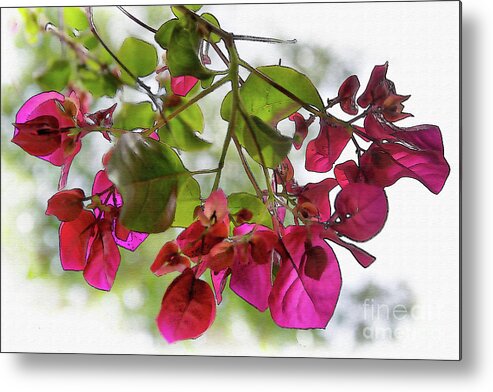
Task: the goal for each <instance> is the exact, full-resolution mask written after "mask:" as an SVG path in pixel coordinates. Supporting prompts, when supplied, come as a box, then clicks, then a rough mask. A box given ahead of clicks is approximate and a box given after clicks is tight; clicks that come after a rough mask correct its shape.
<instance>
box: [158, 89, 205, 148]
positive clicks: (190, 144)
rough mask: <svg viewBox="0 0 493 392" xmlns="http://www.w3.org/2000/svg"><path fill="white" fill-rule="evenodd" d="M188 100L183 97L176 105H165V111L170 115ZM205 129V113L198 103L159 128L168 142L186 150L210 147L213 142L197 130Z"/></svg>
mask: <svg viewBox="0 0 493 392" xmlns="http://www.w3.org/2000/svg"><path fill="white" fill-rule="evenodd" d="M186 102H187V100H186V99H185V98H181V99H180V102H179V103H178V104H177V105H176V106H172V107H170V106H165V108H164V110H163V113H164V115H165V116H169V115H170V114H171V113H173V112H174V110H175V109H176V108H177V107H179V106H181V105H183V104H185V103H186ZM203 130H204V115H203V114H202V110H200V107H199V105H198V104H196V103H195V104H193V105H191V106H190V107H188V108H187V109H185V110H184V111H183V112H181V113H180V114H178V115H177V116H176V117H174V118H172V119H171V120H170V121H169V122H168V123H167V124H166V125H164V126H163V127H162V128H160V129H159V130H158V133H159V137H160V138H161V140H163V141H164V142H165V143H166V144H168V145H170V146H172V147H176V148H179V149H180V150H184V151H197V150H203V149H204V148H208V147H209V146H210V145H211V143H209V142H207V141H205V140H203V139H201V138H200V137H198V136H197V134H196V132H199V133H202V131H203Z"/></svg>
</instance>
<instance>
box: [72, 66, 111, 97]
mask: <svg viewBox="0 0 493 392" xmlns="http://www.w3.org/2000/svg"><path fill="white" fill-rule="evenodd" d="M78 75H79V78H80V81H81V82H82V84H83V85H84V88H85V89H86V90H88V91H89V92H90V93H91V94H92V95H93V96H94V97H102V96H108V97H113V96H114V95H115V94H116V91H117V90H118V88H119V87H120V82H119V80H118V79H116V78H115V77H114V76H113V75H112V74H110V73H103V74H101V73H98V72H96V71H94V70H90V69H86V68H80V69H79V70H78Z"/></svg>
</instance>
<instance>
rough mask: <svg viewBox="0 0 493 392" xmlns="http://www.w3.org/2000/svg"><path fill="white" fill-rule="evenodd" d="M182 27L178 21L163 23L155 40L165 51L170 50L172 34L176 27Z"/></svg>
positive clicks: (171, 20)
mask: <svg viewBox="0 0 493 392" xmlns="http://www.w3.org/2000/svg"><path fill="white" fill-rule="evenodd" d="M178 25H180V21H179V20H178V19H170V20H168V21H166V22H165V23H163V24H162V25H161V27H160V28H159V29H158V31H157V32H156V34H155V35H154V39H155V40H156V42H157V43H158V44H159V46H161V48H163V49H165V50H166V49H168V46H169V43H170V41H171V33H172V32H173V30H174V28H175V27H176V26H178Z"/></svg>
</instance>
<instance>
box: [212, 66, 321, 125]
mask: <svg viewBox="0 0 493 392" xmlns="http://www.w3.org/2000/svg"><path fill="white" fill-rule="evenodd" d="M257 70H258V71H259V72H261V73H263V74H264V75H266V76H268V77H269V78H270V79H271V80H273V81H274V82H276V83H277V84H279V85H281V86H282V87H284V88H285V89H286V90H288V91H289V92H290V93H292V94H294V95H295V96H297V97H298V98H299V99H301V100H302V101H304V102H305V103H307V104H311V105H313V106H315V107H316V108H318V109H320V110H322V109H323V107H324V104H323V102H322V99H321V98H320V95H319V94H318V91H317V89H316V88H315V86H314V85H313V83H312V82H311V81H310V79H308V77H307V76H306V75H303V74H302V73H300V72H298V71H296V70H294V69H292V68H289V67H284V66H280V65H271V66H265V67H259V68H257ZM240 95H241V97H242V101H243V103H244V105H245V108H246V110H247V111H248V113H250V114H252V115H255V116H257V117H259V118H261V119H262V120H264V121H265V122H267V123H268V124H270V125H276V124H277V123H278V122H279V121H281V120H283V119H285V118H287V117H289V116H290V115H291V114H293V113H294V112H296V111H297V110H299V109H300V108H301V105H300V104H299V103H297V102H295V101H293V100H292V99H291V98H289V97H287V96H286V95H284V94H283V93H282V92H280V91H279V90H277V89H276V88H275V87H273V86H272V85H270V84H269V83H268V82H266V81H265V80H263V79H261V78H260V77H259V76H257V75H256V74H254V73H251V74H250V75H249V76H248V78H247V80H246V81H245V83H244V84H243V86H242V87H241V88H240ZM231 100H232V97H231V93H229V94H228V95H226V97H225V98H224V101H223V106H222V107H221V116H222V118H223V119H225V120H226V121H227V120H228V119H229V116H230V114H229V113H230V107H231V103H230V102H231Z"/></svg>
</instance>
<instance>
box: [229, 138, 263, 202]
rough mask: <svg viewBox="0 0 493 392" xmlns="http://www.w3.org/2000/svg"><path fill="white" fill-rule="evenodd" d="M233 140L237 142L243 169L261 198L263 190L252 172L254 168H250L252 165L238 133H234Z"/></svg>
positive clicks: (236, 145)
mask: <svg viewBox="0 0 493 392" xmlns="http://www.w3.org/2000/svg"><path fill="white" fill-rule="evenodd" d="M232 139H233V142H234V144H235V147H236V150H237V151H238V156H239V157H240V161H241V164H242V165H243V169H245V173H246V175H247V177H248V179H249V180H250V182H251V183H252V185H253V188H254V189H255V193H257V196H258V197H259V198H262V197H263V193H262V190H261V189H260V186H259V185H258V183H257V180H256V179H255V176H254V175H253V173H252V169H250V166H249V165H248V162H247V160H246V158H245V155H244V154H243V150H242V147H241V144H240V142H239V141H238V138H237V137H236V135H232Z"/></svg>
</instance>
